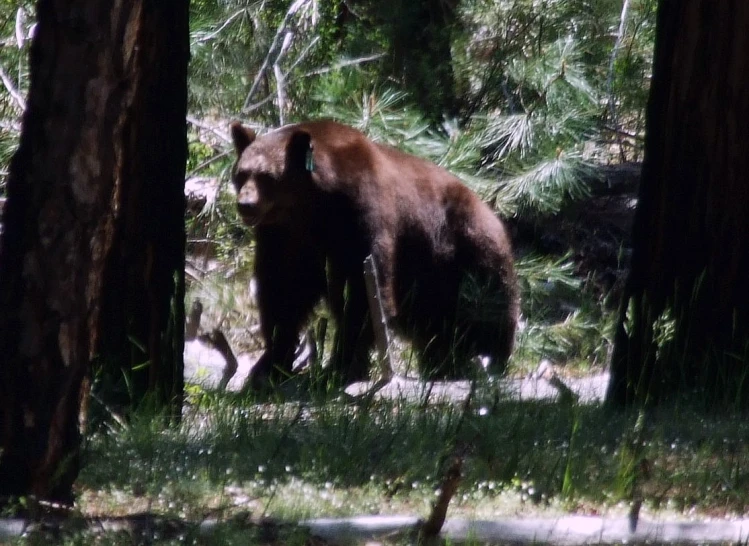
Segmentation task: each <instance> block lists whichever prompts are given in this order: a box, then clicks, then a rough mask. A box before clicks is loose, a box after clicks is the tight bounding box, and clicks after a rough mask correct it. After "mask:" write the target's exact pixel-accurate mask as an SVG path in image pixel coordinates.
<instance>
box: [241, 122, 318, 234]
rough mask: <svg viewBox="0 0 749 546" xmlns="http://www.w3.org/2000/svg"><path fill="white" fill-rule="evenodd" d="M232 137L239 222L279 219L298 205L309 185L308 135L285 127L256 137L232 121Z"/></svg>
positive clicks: (249, 222)
mask: <svg viewBox="0 0 749 546" xmlns="http://www.w3.org/2000/svg"><path fill="white" fill-rule="evenodd" d="M231 136H232V140H233V141H234V148H235V150H236V152H237V160H236V163H235V164H234V171H233V174H232V181H233V183H234V188H235V189H236V191H237V208H238V210H239V215H240V216H241V217H242V221H243V222H244V223H245V224H247V225H249V226H257V225H261V224H275V223H278V222H282V221H283V220H284V219H285V218H288V216H289V214H290V213H291V211H292V210H293V207H295V206H297V205H298V204H299V202H300V200H301V196H300V195H299V193H300V191H301V190H302V189H303V188H305V187H309V184H306V182H308V181H309V179H310V172H311V168H310V167H309V165H310V158H311V153H312V146H311V137H310V134H309V133H307V132H306V131H304V130H301V129H294V128H293V127H285V128H283V129H279V130H277V131H273V132H271V133H268V134H265V135H263V136H260V137H257V136H256V134H255V131H253V130H252V129H251V128H249V127H245V126H243V125H242V124H241V123H239V122H233V123H232V124H231Z"/></svg>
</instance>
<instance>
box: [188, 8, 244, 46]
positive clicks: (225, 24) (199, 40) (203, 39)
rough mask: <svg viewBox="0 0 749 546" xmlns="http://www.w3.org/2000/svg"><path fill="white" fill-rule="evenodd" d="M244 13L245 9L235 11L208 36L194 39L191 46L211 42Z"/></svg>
mask: <svg viewBox="0 0 749 546" xmlns="http://www.w3.org/2000/svg"><path fill="white" fill-rule="evenodd" d="M246 12H247V8H242V9H240V10H237V11H235V12H234V13H232V14H231V15H230V16H229V18H228V19H227V20H226V21H224V22H223V24H222V25H221V26H220V27H218V28H217V29H216V30H214V31H213V32H211V33H210V34H206V35H205V36H201V37H200V38H196V39H195V40H194V41H193V42H192V45H195V44H202V43H203V42H207V41H209V40H212V39H213V38H215V37H216V36H218V35H219V34H220V33H221V31H222V30H224V29H225V28H226V27H228V26H229V25H230V24H231V22H232V21H234V19H236V18H237V17H239V16H240V15H242V14H244V13H246Z"/></svg>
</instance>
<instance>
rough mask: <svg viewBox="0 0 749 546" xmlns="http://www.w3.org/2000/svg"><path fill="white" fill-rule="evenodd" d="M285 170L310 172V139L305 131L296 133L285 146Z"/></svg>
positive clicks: (311, 158)
mask: <svg viewBox="0 0 749 546" xmlns="http://www.w3.org/2000/svg"><path fill="white" fill-rule="evenodd" d="M286 168H287V170H289V171H297V172H298V171H302V170H306V171H308V172H312V170H313V169H314V160H313V157H312V137H311V136H310V134H309V133H308V132H306V131H296V132H295V133H294V134H293V135H291V138H289V143H288V145H287V146H286Z"/></svg>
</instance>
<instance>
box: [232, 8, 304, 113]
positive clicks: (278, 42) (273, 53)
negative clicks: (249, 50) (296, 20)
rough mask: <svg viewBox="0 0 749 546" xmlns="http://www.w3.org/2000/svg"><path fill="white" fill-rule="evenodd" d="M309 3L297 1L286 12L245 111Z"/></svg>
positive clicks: (256, 77)
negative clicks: (299, 15) (291, 24)
mask: <svg viewBox="0 0 749 546" xmlns="http://www.w3.org/2000/svg"><path fill="white" fill-rule="evenodd" d="M308 1H309V0H295V1H294V3H293V4H291V7H289V10H288V11H287V12H286V15H284V18H283V21H281V24H280V25H278V30H277V31H276V35H275V36H274V37H273V41H272V42H271V44H270V47H269V48H268V53H267V54H266V55H265V59H263V64H262V65H260V69H259V70H258V71H257V74H255V79H254V80H253V82H252V86H250V90H249V92H248V93H247V97H246V98H245V99H244V104H243V105H242V110H243V111H246V109H247V108H248V107H249V106H250V101H251V100H252V97H253V96H255V93H256V92H257V89H258V87H259V86H260V82H261V81H262V78H263V76H264V75H265V73H266V71H267V70H268V68H269V67H270V66H271V64H272V63H273V62H275V59H276V57H277V56H278V51H280V48H281V46H282V45H283V42H282V40H283V39H284V36H285V34H286V30H287V29H288V26H289V23H290V22H291V19H292V18H293V17H294V15H296V13H297V12H298V11H299V9H300V8H301V7H302V6H303V5H304V4H305V3H307V2H308Z"/></svg>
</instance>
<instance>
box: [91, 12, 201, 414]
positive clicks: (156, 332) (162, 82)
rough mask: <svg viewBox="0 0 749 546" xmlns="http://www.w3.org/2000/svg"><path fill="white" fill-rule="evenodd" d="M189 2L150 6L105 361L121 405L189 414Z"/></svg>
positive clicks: (127, 156) (111, 280) (107, 303)
mask: <svg viewBox="0 0 749 546" xmlns="http://www.w3.org/2000/svg"><path fill="white" fill-rule="evenodd" d="M187 5H188V2H187V1H186V0H168V1H164V0H146V1H145V2H144V6H145V12H146V13H145V14H146V17H144V18H143V20H142V27H141V39H140V47H141V48H142V49H141V52H140V53H141V59H142V62H143V65H142V70H141V73H140V85H139V87H138V92H137V94H136V97H135V103H136V105H137V106H136V107H135V108H134V109H133V110H132V112H131V115H132V119H131V121H132V123H131V124H130V126H129V127H128V132H127V134H126V135H125V138H126V141H127V148H126V149H125V151H124V157H123V168H124V171H125V179H126V180H127V181H128V183H127V185H126V186H124V187H123V191H122V192H121V194H120V196H119V205H120V207H121V210H122V215H121V217H120V224H119V226H118V228H119V229H118V230H117V236H116V238H115V241H114V246H113V251H112V252H111V254H110V257H109V262H108V264H107V269H106V271H105V277H104V278H105V282H104V303H103V309H104V313H103V316H102V320H101V328H102V335H101V336H100V338H99V344H98V350H97V355H98V356H99V361H98V364H99V366H101V370H102V372H103V379H102V391H101V392H102V395H103V396H104V398H105V399H107V401H108V402H110V403H111V404H112V405H113V406H115V407H127V406H131V407H134V406H138V405H140V404H141V403H142V402H144V401H145V400H146V398H149V400H148V402H149V403H150V404H152V405H153V406H154V407H156V408H163V407H166V406H168V407H171V408H172V415H173V416H175V417H179V414H180V412H181V409H182V392H183V362H182V353H183V345H184V318H185V317H184V291H185V276H184V268H185V196H184V178H185V162H186V158H187V140H186V138H185V134H186V121H185V117H186V112H187V60H188V57H189V42H188V11H187Z"/></svg>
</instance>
